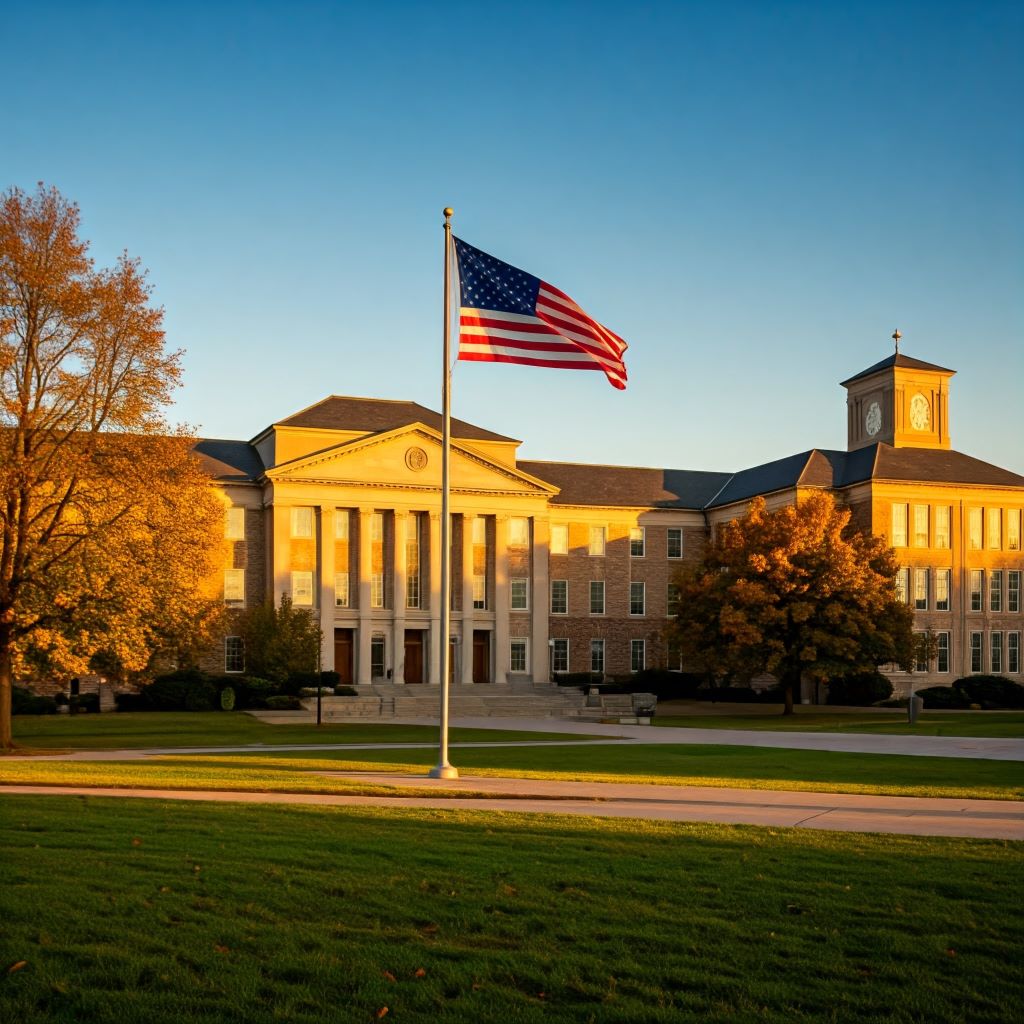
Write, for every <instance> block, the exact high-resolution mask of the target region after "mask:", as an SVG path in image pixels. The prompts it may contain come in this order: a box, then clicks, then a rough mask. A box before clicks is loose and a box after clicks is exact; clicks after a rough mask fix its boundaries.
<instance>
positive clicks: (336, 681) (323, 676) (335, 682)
mask: <svg viewBox="0 0 1024 1024" xmlns="http://www.w3.org/2000/svg"><path fill="white" fill-rule="evenodd" d="M340 683H341V676H339V675H338V673H337V672H335V671H334V670H333V669H332V670H330V671H325V672H321V673H320V685H321V686H326V687H329V688H330V689H332V690H334V689H336V688H337V687H338V686H339V685H340Z"/></svg>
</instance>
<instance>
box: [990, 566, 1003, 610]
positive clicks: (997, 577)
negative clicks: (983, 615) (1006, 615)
mask: <svg viewBox="0 0 1024 1024" xmlns="http://www.w3.org/2000/svg"><path fill="white" fill-rule="evenodd" d="M988 609H989V611H991V612H1001V611H1002V610H1003V570H1002V569H993V570H992V571H991V572H989V574H988Z"/></svg>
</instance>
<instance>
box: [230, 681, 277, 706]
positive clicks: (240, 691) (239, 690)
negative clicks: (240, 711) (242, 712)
mask: <svg viewBox="0 0 1024 1024" xmlns="http://www.w3.org/2000/svg"><path fill="white" fill-rule="evenodd" d="M223 684H224V685H225V686H230V687H231V688H232V689H233V690H234V691H235V707H236V708H265V707H266V706H267V698H268V697H273V696H274V695H275V694H276V693H280V688H279V687H278V685H277V683H274V682H271V681H270V680H269V679H260V678H259V677H258V676H224V677H223Z"/></svg>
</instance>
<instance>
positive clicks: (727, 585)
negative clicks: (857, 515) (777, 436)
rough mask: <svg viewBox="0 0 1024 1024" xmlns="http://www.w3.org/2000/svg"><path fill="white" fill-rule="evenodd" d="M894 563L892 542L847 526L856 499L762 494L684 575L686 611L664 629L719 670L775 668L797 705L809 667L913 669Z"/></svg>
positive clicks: (699, 661)
mask: <svg viewBox="0 0 1024 1024" xmlns="http://www.w3.org/2000/svg"><path fill="white" fill-rule="evenodd" d="M897 569H898V565H897V562H896V559H895V556H894V554H893V551H892V548H890V547H888V546H887V545H886V543H885V541H884V540H882V539H881V538H879V537H875V536H874V535H872V534H870V533H863V532H860V531H857V530H853V529H851V528H850V511H849V509H847V508H843V507H840V506H837V505H836V503H835V502H834V501H833V499H832V497H831V496H830V495H829V494H827V493H824V492H817V493H814V494H811V495H809V496H807V497H802V498H801V499H800V500H799V502H798V503H797V504H796V505H788V506H786V507H784V508H780V509H778V510H777V511H774V512H769V511H768V509H767V507H766V505H765V502H764V499H763V498H756V499H755V500H754V501H753V502H752V503H751V505H750V508H749V510H748V511H747V514H746V515H745V516H743V517H742V518H740V519H736V520H733V521H732V522H729V523H725V524H723V525H722V526H721V527H720V528H719V530H718V533H717V536H716V537H715V539H714V540H713V541H712V542H711V543H710V544H709V545H708V547H707V549H706V551H705V553H704V556H703V558H702V559H701V561H700V562H699V563H698V564H696V565H695V566H694V567H693V568H691V569H690V570H683V571H681V572H680V574H679V575H678V576H677V578H676V580H675V583H676V585H677V586H678V588H679V614H678V616H677V617H676V618H675V620H674V621H673V622H672V623H670V625H669V626H668V628H667V630H666V640H667V641H668V643H669V644H670V645H671V646H673V647H676V648H678V649H679V651H680V653H681V655H682V657H683V659H684V662H685V663H686V664H687V665H688V666H690V667H693V668H695V669H697V670H699V671H703V672H706V673H707V674H709V675H711V676H713V677H715V678H719V679H721V678H726V677H729V678H740V679H743V678H746V679H749V678H751V677H752V676H755V675H758V674H760V673H762V672H770V673H771V674H772V675H774V676H775V677H776V678H777V679H778V680H779V683H780V684H781V686H782V688H783V692H784V694H785V711H784V714H787V715H791V714H792V713H793V694H794V692H797V691H798V689H799V686H800V680H801V678H803V676H804V675H807V676H809V677H811V678H815V679H824V680H827V679H832V678H836V677H838V676H847V675H853V674H857V673H861V672H865V671H871V670H873V669H876V668H877V667H878V666H879V665H883V664H886V663H889V662H894V663H896V664H898V665H900V666H902V667H903V668H904V669H906V670H907V671H910V670H911V669H912V668H913V665H914V661H915V658H916V655H917V646H918V645H917V643H916V641H915V637H914V631H913V613H912V612H911V610H910V608H909V607H908V606H907V605H906V604H905V603H903V602H902V601H900V599H899V597H898V596H897V592H896V582H895V580H896V573H897Z"/></svg>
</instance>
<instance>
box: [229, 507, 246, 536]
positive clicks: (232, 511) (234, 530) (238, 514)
mask: <svg viewBox="0 0 1024 1024" xmlns="http://www.w3.org/2000/svg"><path fill="white" fill-rule="evenodd" d="M224 538H225V539H226V540H245V509H244V508H242V507H241V506H240V505H234V506H232V507H231V508H226V509H225V510H224Z"/></svg>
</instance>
